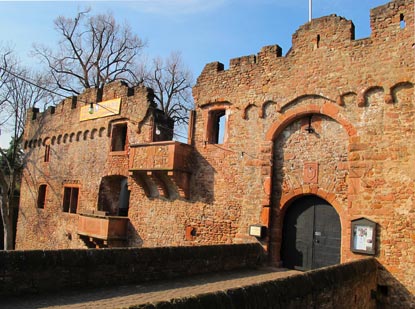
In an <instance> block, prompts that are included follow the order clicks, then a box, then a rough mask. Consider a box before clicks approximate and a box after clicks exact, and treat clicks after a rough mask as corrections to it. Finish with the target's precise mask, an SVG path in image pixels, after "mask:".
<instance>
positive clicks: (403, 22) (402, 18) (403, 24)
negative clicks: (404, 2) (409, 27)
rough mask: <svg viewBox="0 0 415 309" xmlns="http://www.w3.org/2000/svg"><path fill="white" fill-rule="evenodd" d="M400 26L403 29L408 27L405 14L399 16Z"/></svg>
mask: <svg viewBox="0 0 415 309" xmlns="http://www.w3.org/2000/svg"><path fill="white" fill-rule="evenodd" d="M399 25H400V27H401V29H403V28H405V26H406V22H405V16H404V15H403V14H401V15H399Z"/></svg>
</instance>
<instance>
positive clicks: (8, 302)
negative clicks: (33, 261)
mask: <svg viewBox="0 0 415 309" xmlns="http://www.w3.org/2000/svg"><path fill="white" fill-rule="evenodd" d="M297 273H299V272H298V271H293V270H289V271H288V270H284V269H276V268H262V269H257V270H240V271H232V272H226V273H218V274H208V275H199V276H193V277H188V278H184V279H175V280H169V281H158V282H150V283H145V284H140V285H128V286H119V287H114V288H102V289H99V290H98V289H95V290H84V291H72V292H68V293H59V294H45V295H43V296H41V295H36V296H28V297H19V298H9V299H0V308H7V309H9V308H16V309H22V308H24V309H30V308H128V307H129V306H133V305H140V304H145V303H155V302H159V301H167V300H170V299H173V298H181V297H185V296H191V295H198V294H204V293H209V292H215V291H221V290H227V289H230V288H236V287H242V286H247V285H251V284H255V283H259V282H264V281H270V280H275V279H278V278H282V277H286V276H290V275H293V274H297Z"/></svg>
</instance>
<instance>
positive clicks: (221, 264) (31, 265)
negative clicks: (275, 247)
mask: <svg viewBox="0 0 415 309" xmlns="http://www.w3.org/2000/svg"><path fill="white" fill-rule="evenodd" d="M262 258H263V250H262V247H261V246H259V245H257V244H245V245H221V246H196V247H165V248H141V249H138V248H134V249H133V248H131V249H127V248H123V249H98V250H97V249H90V250H82V249H80V250H46V251H41V250H33V251H0V265H2V267H1V270H0V296H10V295H20V294H27V293H45V292H51V291H61V290H62V289H68V288H69V289H85V288H87V287H88V288H93V287H102V286H118V285H120V284H123V285H125V284H137V283H143V282H146V281H150V280H159V279H171V278H178V277H185V276H190V275H195V274H203V273H210V272H218V271H225V270H234V269H241V268H251V267H256V266H258V265H260V263H261V261H262Z"/></svg>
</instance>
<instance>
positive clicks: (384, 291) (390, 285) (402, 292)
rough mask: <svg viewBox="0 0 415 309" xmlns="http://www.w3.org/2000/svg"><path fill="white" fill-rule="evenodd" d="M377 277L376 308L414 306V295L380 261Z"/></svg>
mask: <svg viewBox="0 0 415 309" xmlns="http://www.w3.org/2000/svg"><path fill="white" fill-rule="evenodd" d="M377 277H378V278H377V289H376V304H377V308H415V295H413V294H412V293H411V292H410V291H409V290H408V289H407V288H406V287H405V286H404V285H403V284H402V283H401V282H400V281H399V280H398V279H396V278H395V277H394V276H393V275H392V274H391V273H390V272H389V271H388V270H387V269H386V268H385V267H384V266H383V265H382V264H380V263H378V275H377Z"/></svg>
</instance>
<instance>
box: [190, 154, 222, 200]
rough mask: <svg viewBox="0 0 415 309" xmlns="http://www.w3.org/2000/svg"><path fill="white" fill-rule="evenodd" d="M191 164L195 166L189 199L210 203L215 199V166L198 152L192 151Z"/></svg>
mask: <svg viewBox="0 0 415 309" xmlns="http://www.w3.org/2000/svg"><path fill="white" fill-rule="evenodd" d="M193 161H194V162H193V163H194V164H192V165H193V166H197V168H196V169H195V170H194V171H193V175H192V177H191V182H190V188H191V193H190V199H191V200H192V201H201V202H205V203H208V204H212V203H213V202H214V201H215V190H214V187H215V186H214V183H215V174H216V173H217V171H216V170H215V168H214V167H213V166H212V165H211V164H210V163H209V162H208V161H207V160H206V159H205V158H204V157H203V156H202V155H201V154H200V153H199V152H198V151H195V152H194V157H193Z"/></svg>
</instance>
